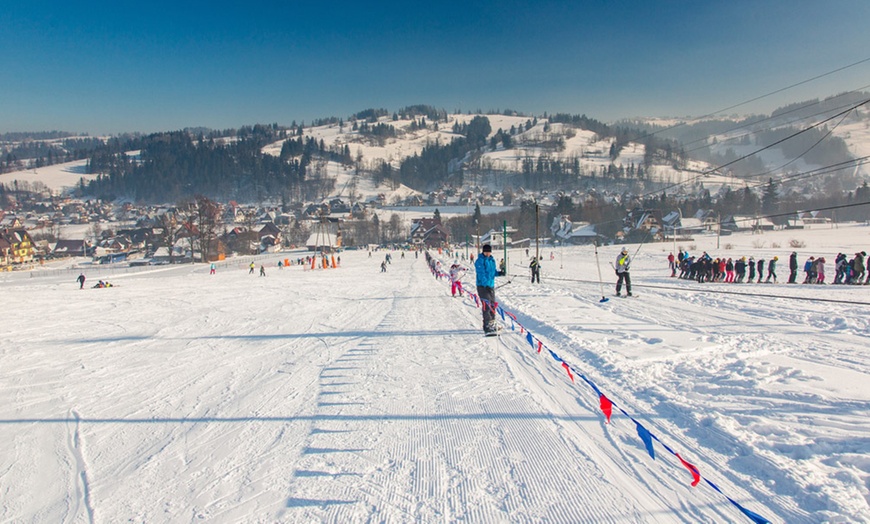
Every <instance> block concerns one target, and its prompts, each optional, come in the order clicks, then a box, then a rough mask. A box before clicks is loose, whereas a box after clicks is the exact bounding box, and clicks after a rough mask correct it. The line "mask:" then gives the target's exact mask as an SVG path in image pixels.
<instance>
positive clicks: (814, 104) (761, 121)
mask: <svg viewBox="0 0 870 524" xmlns="http://www.w3.org/2000/svg"><path fill="white" fill-rule="evenodd" d="M867 88H870V84H867V85H865V86H862V87H859V88H857V89H853V90H852V91H848V92H845V93H841V94H839V95H836V96H833V97H830V98H827V99H825V100H817V101H816V102H813V103H811V104H806V105H801V106H798V107H796V108H794V109H789V110H787V111H783V112H782V113H778V114H776V115H771V116H768V117H765V118H762V119H760V120H752V121H751V122H747V123H745V124H740V125H739V126H735V127H732V128H730V129H728V130H726V131H723V132H722V133H719V134H727V133H731V132H733V131H737V130H739V129H744V128H747V127H750V126H757V125H759V124H761V123H763V122H767V121H769V120H774V119H778V118H782V117H783V116H785V115H788V114H791V113H795V112H797V111H803V110H805V109H807V108H809V107H812V106H817V105H821V104H822V102H827V101H829V100H833V99H835V98H839V97H842V96H846V95H851V94H857V93H860V92H861V91H863V90H865V89H867ZM850 105H851V102H849V103H847V104H842V105H838V106H836V107H831V108H828V109H825V110H822V111H818V112H816V113H813V114H811V115H805V116H801V117H799V118H795V119H794V120H789V121H786V122H783V125H793V124H795V123H797V122H801V121H803V120H809V119H811V118H815V117H817V116H820V115H824V114H827V113H830V112H832V111H838V110H840V109H843V108H846V107H849V106H850ZM771 129H773V127H765V128H761V129H758V130H752V131H749V132H747V133H743V134H740V135H735V136H731V137H728V138H724V139H722V141H721V142H720V143H722V142H730V141H733V140H739V139H741V138H744V137H747V136H751V135H754V134H756V133H758V131H769V130H771ZM710 136H715V135H709V136H705V137H702V138H697V139H695V140H692V141H689V142H685V143H683V144H682V146H683V147H685V146H689V145H692V144H697V143H699V142H704V144H703V145H701V146H699V147H695V148H692V149H687V150H684V152H685V153H692V152H694V151H699V150H702V149H705V148H707V147H709V144H708V143H707V141H708V140H709V139H710Z"/></svg>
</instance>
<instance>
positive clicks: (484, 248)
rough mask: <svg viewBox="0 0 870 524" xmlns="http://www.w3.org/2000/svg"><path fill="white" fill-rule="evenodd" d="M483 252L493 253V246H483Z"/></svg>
mask: <svg viewBox="0 0 870 524" xmlns="http://www.w3.org/2000/svg"><path fill="white" fill-rule="evenodd" d="M483 252H484V253H492V246H491V245H489V244H484V245H483Z"/></svg>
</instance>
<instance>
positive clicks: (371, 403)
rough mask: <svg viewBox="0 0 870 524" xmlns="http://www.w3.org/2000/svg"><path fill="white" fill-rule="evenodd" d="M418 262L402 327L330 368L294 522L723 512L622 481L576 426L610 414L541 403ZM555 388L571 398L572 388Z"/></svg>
mask: <svg viewBox="0 0 870 524" xmlns="http://www.w3.org/2000/svg"><path fill="white" fill-rule="evenodd" d="M421 262H422V261H421ZM416 265H418V266H419V267H418V268H417V269H416V270H415V271H413V272H412V273H410V275H409V276H408V275H406V274H404V273H403V274H402V277H403V278H406V277H408V278H409V279H410V281H409V280H407V279H405V280H404V281H403V282H402V284H403V285H402V287H401V289H400V290H399V291H398V292H397V293H396V297H395V299H394V301H393V307H392V309H391V310H390V311H389V313H387V315H386V316H385V317H384V319H383V321H382V322H381V324H380V326H379V327H378V329H377V330H376V331H382V332H384V333H389V334H390V335H389V336H383V337H370V338H365V339H363V340H360V341H359V344H358V347H356V348H354V349H353V350H349V351H348V352H347V353H346V354H345V355H343V356H342V357H341V358H339V359H337V360H336V363H335V365H332V366H328V367H326V368H324V370H323V373H322V374H321V393H320V398H321V399H323V400H321V401H320V402H318V415H319V416H321V417H323V421H319V422H317V423H316V424H315V428H314V429H313V431H312V433H311V435H310V436H309V441H308V442H307V443H306V448H305V452H304V453H303V456H302V457H301V460H300V463H299V465H298V469H297V471H296V473H295V476H294V479H293V481H292V483H291V489H290V491H291V494H290V496H289V498H288V501H287V506H288V507H287V509H286V510H285V511H284V512H282V514H281V519H282V520H288V521H328V522H352V521H373V522H408V521H420V522H432V521H457V520H469V521H473V522H492V521H510V522H540V521H546V522H643V521H657V520H659V519H660V518H662V519H664V520H667V521H675V520H676V521H685V522H696V521H698V520H701V521H704V520H706V521H714V520H717V518H715V517H711V515H715V516H718V517H719V518H721V516H722V513H721V512H720V511H718V510H716V509H712V510H710V511H709V513H708V514H707V515H706V516H704V515H703V514H701V513H697V512H696V510H695V509H694V508H692V509H689V510H688V511H686V512H684V513H677V512H676V511H675V509H673V508H671V507H670V506H669V505H668V504H666V503H664V502H663V500H661V497H660V496H649V495H647V494H646V491H645V489H644V490H636V489H635V490H633V491H628V492H626V491H625V490H624V488H623V487H622V484H623V483H629V484H635V485H636V484H637V480H636V479H635V478H634V476H633V474H629V475H628V476H626V474H625V472H623V471H621V470H620V469H619V468H615V467H613V465H612V462H613V459H612V457H607V456H602V454H601V453H599V452H597V451H596V450H595V446H597V445H599V444H598V443H596V442H595V441H594V440H590V439H588V438H586V437H587V435H585V434H582V435H581V436H580V438H578V437H577V435H576V431H575V430H573V429H571V427H572V426H574V425H577V424H578V419H579V420H584V419H585V420H586V421H587V422H586V423H588V424H591V425H592V427H593V429H592V430H591V431H594V432H597V433H599V434H600V432H601V424H600V421H599V417H598V416H597V415H595V414H593V413H591V411H590V410H589V409H581V410H578V408H577V406H576V402H574V401H573V400H572V399H573V397H570V398H567V399H566V398H562V399H561V400H560V401H558V402H556V401H552V400H548V399H546V398H544V399H541V398H540V396H541V392H540V390H539V389H538V388H537V387H536V386H535V384H536V383H537V382H538V380H539V379H538V378H531V379H528V380H526V379H523V378H522V377H517V376H516V375H515V374H514V372H513V371H512V369H513V368H516V367H517V366H516V365H514V364H510V363H509V359H506V358H505V356H504V354H503V351H502V350H500V349H499V348H498V347H497V346H494V345H493V342H492V341H494V340H495V339H486V340H483V339H482V337H481V333H480V332H479V329H478V327H477V326H478V325H479V317H477V315H476V314H472V313H469V309H468V308H467V307H463V306H461V305H460V302H459V301H458V300H455V299H452V298H450V297H449V296H447V295H446V292H447V290H446V286H445V284H444V282H436V281H434V279H432V277H431V276H430V275H429V274H428V271H426V270H425V265H423V264H422V263H421V264H416ZM394 266H395V264H394ZM390 271H398V268H395V267H394V268H393V269H391V270H390ZM398 286H399V284H398V283H397V287H398ZM408 295H413V296H411V297H409V296H408ZM420 295H422V296H420ZM478 314H479V313H478ZM466 326H468V327H469V328H468V329H466ZM334 381H338V382H337V383H336V382H334ZM526 382H529V383H530V384H531V386H529V385H528V384H526ZM333 387H334V388H336V389H337V390H339V391H340V392H341V394H340V399H341V400H336V396H335V395H332V394H331V393H332V388H333ZM555 388H556V389H557V390H558V391H561V392H562V395H563V397H564V391H565V388H566V386H565V385H564V384H562V385H557V386H555ZM565 406H570V407H569V408H568V409H567V410H566V408H565ZM578 411H579V413H578ZM560 419H565V420H564V421H563V420H560ZM590 447H591V448H592V449H591V451H589V448H590ZM618 460H620V461H622V460H623V459H622V458H621V457H620V458H619V459H618ZM682 480H684V479H682ZM679 489H685V488H679ZM667 491H669V490H667ZM638 498H639V499H640V501H642V504H639V502H638ZM711 504H713V503H711ZM649 508H655V509H654V510H650V509H649ZM729 515H730V514H729Z"/></svg>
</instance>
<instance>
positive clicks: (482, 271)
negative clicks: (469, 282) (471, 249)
mask: <svg viewBox="0 0 870 524" xmlns="http://www.w3.org/2000/svg"><path fill="white" fill-rule="evenodd" d="M474 271H475V273H476V283H477V295H478V296H479V297H480V299H481V300H482V301H483V304H482V309H483V332H484V333H485V334H487V335H489V334H492V333H496V332H497V331H498V324H497V323H496V321H495V311H494V309H495V274H496V267H495V259H494V258H492V246H490V245H489V244H484V246H483V250H482V252H481V253H480V255H479V256H478V257H477V260H475V262H474Z"/></svg>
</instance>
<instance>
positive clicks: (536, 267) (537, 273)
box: [529, 257, 541, 284]
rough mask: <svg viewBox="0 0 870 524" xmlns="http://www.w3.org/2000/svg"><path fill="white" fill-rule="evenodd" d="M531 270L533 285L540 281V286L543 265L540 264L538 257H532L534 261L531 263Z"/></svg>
mask: <svg viewBox="0 0 870 524" xmlns="http://www.w3.org/2000/svg"><path fill="white" fill-rule="evenodd" d="M529 269H530V270H532V284H534V283H535V280H537V281H538V284H540V283H541V264H540V263H539V262H538V259H537V257H532V261H531V262H530V263H529Z"/></svg>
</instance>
